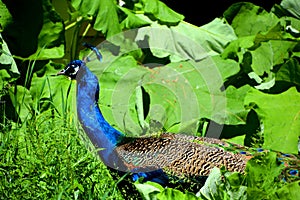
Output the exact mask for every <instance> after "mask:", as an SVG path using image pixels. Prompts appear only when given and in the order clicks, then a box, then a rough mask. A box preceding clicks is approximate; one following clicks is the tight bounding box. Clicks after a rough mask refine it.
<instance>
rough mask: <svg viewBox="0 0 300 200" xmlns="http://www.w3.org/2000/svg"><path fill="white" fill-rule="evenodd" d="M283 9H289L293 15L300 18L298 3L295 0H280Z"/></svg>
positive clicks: (299, 4) (299, 5)
mask: <svg viewBox="0 0 300 200" xmlns="http://www.w3.org/2000/svg"><path fill="white" fill-rule="evenodd" d="M280 5H281V6H282V7H283V8H284V9H286V10H287V11H289V12H290V13H291V14H292V15H293V16H295V17H296V18H298V19H300V3H299V1H297V0H282V2H281V4H280Z"/></svg>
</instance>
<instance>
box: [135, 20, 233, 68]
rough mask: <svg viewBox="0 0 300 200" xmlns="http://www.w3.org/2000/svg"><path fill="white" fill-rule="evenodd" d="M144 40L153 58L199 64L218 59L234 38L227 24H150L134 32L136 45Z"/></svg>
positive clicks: (222, 22) (218, 21) (221, 22)
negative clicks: (146, 41)
mask: <svg viewBox="0 0 300 200" xmlns="http://www.w3.org/2000/svg"><path fill="white" fill-rule="evenodd" d="M158 37H159V38H160V40H157V38H158ZM145 39H148V43H149V44H148V45H149V47H150V50H151V52H152V54H153V55H154V56H157V57H159V58H164V57H168V56H169V57H170V60H171V61H172V62H178V61H182V60H187V59H192V60H195V61H200V60H201V59H203V58H205V57H207V56H208V55H218V54H220V53H221V52H222V51H223V50H224V48H225V46H226V45H227V44H228V43H229V42H230V41H232V40H235V39H236V36H235V34H234V32H233V30H232V28H231V27H230V26H229V25H228V24H226V23H224V21H222V20H220V19H215V20H214V21H212V22H211V23H209V24H206V25H204V26H202V27H196V26H193V25H191V24H188V23H186V22H180V23H179V24H178V25H177V26H171V27H166V26H162V25H159V24H157V23H152V24H151V27H148V28H142V29H139V30H138V36H137V37H136V41H138V40H145Z"/></svg>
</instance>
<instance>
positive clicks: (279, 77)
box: [275, 58, 300, 86]
mask: <svg viewBox="0 0 300 200" xmlns="http://www.w3.org/2000/svg"><path fill="white" fill-rule="evenodd" d="M275 77H276V81H286V82H289V83H292V84H294V85H295V86H300V64H299V61H298V60H297V59H296V58H291V59H290V60H289V61H288V62H286V63H285V64H283V65H282V66H281V67H280V69H279V70H278V72H277V73H276V74H275Z"/></svg>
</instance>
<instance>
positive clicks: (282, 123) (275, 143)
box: [245, 88, 300, 154]
mask: <svg viewBox="0 0 300 200" xmlns="http://www.w3.org/2000/svg"><path fill="white" fill-rule="evenodd" d="M299 101H300V94H299V93H298V92H297V90H296V88H291V89H289V90H288V91H286V92H283V93H281V94H276V95H274V94H265V93H262V92H259V91H258V90H255V89H252V90H251V91H249V93H248V94H247V96H246V98H245V105H250V104H255V105H256V106H254V110H255V111H256V112H257V114H258V116H259V117H260V119H261V122H262V124H263V132H264V145H263V146H264V148H267V149H273V150H278V151H282V152H288V153H295V154H296V153H298V137H299V136H300V134H299V131H298V130H299V128H300V120H299V112H300V106H299ZM252 106H253V105H252Z"/></svg>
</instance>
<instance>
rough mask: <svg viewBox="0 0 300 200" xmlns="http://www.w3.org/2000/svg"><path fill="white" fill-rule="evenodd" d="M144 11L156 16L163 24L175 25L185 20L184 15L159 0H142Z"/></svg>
mask: <svg viewBox="0 0 300 200" xmlns="http://www.w3.org/2000/svg"><path fill="white" fill-rule="evenodd" d="M142 1H143V4H144V12H145V13H146V14H148V15H150V18H151V16H154V18H155V19H157V20H158V21H159V22H160V23H161V24H167V25H174V24H177V23H179V22H180V21H182V20H183V18H184V16H183V15H181V14H178V13H176V12H175V11H173V10H172V9H170V8H169V7H168V6H166V4H164V3H163V2H161V1H159V0H142Z"/></svg>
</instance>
